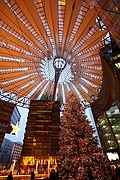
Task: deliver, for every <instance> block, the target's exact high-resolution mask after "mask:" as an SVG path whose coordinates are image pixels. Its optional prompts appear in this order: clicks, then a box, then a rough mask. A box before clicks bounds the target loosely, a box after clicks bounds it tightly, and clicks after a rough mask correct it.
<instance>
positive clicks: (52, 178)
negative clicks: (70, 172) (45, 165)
mask: <svg viewBox="0 0 120 180" xmlns="http://www.w3.org/2000/svg"><path fill="white" fill-rule="evenodd" d="M50 180H56V174H55V170H54V169H52V170H51V172H50Z"/></svg>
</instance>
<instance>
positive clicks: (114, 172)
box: [7, 166, 120, 180]
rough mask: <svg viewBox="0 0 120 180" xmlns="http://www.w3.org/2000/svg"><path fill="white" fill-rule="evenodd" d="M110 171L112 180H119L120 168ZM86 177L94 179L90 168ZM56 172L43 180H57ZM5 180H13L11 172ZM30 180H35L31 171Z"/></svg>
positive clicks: (115, 167)
mask: <svg viewBox="0 0 120 180" xmlns="http://www.w3.org/2000/svg"><path fill="white" fill-rule="evenodd" d="M111 170H112V177H111V178H112V180H120V167H118V166H111ZM88 176H89V179H90V180H94V177H93V176H92V174H91V171H90V168H88ZM58 179H59V178H58V172H57V171H55V170H54V169H52V170H51V172H50V175H49V177H47V178H44V180H58ZM7 180H13V175H12V171H11V172H10V174H9V175H8V177H7ZM30 180H35V173H34V170H32V171H31V177H30Z"/></svg>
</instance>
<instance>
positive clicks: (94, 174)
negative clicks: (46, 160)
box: [58, 94, 112, 180]
mask: <svg viewBox="0 0 120 180" xmlns="http://www.w3.org/2000/svg"><path fill="white" fill-rule="evenodd" d="M60 129H61V131H60V142H59V145H60V151H59V153H58V156H59V161H58V162H59V164H58V173H59V179H60V180H92V179H94V180H95V179H96V180H110V179H112V178H111V168H110V165H109V162H108V159H107V157H106V156H104V155H103V153H102V148H101V147H99V146H98V140H97V137H96V136H95V130H94V129H93V127H92V125H91V123H90V121H89V120H88V119H87V118H86V115H85V110H84V108H83V106H82V104H81V103H80V100H79V99H78V98H77V97H75V96H74V95H73V94H70V95H69V96H68V98H67V102H66V105H65V110H64V112H63V116H62V119H61V126H60Z"/></svg>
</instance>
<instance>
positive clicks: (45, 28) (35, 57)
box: [0, 0, 108, 102]
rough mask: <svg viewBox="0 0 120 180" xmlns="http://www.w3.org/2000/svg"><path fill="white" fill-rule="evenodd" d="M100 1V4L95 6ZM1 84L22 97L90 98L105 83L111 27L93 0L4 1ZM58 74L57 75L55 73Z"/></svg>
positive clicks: (0, 4) (0, 26) (0, 27)
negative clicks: (105, 49)
mask: <svg viewBox="0 0 120 180" xmlns="http://www.w3.org/2000/svg"><path fill="white" fill-rule="evenodd" d="M95 6H96V5H95ZM0 18H1V19H0V87H2V88H3V91H4V92H5V93H6V94H7V93H9V92H12V93H14V94H16V95H17V97H18V99H22V98H23V97H27V98H30V100H32V99H49V100H51V99H52V96H53V91H54V87H55V74H57V70H58V69H59V73H58V74H59V75H58V83H57V84H56V91H55V100H60V101H61V102H65V99H66V98H65V97H66V95H67V93H68V92H69V91H71V92H74V93H76V94H77V95H78V96H79V97H80V99H81V100H86V101H87V102H90V97H91V96H92V95H94V96H96V97H97V94H98V89H99V88H100V87H101V84H102V65H101V59H100V55H99V49H100V48H101V47H102V46H104V39H105V38H106V37H107V35H108V30H107V28H106V27H105V26H104V24H103V23H102V22H101V20H100V18H99V17H98V15H97V13H96V10H95V8H94V3H93V2H91V1H90V0H85V1H84V0H83V1H82V0H29V1H28V0H1V1H0ZM56 76H57V75H56Z"/></svg>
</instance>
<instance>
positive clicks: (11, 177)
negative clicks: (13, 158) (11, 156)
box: [7, 171, 13, 180]
mask: <svg viewBox="0 0 120 180" xmlns="http://www.w3.org/2000/svg"><path fill="white" fill-rule="evenodd" d="M7 180H13V175H12V171H10V174H9V175H8V177H7Z"/></svg>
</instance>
